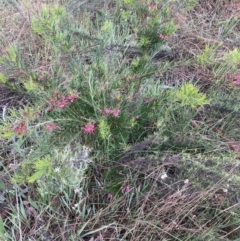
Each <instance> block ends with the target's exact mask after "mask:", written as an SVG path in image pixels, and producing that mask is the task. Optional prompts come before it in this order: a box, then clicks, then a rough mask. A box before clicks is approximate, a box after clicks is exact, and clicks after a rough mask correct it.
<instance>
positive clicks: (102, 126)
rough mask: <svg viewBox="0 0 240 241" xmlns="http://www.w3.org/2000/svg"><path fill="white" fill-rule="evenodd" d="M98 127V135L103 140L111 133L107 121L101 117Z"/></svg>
mask: <svg viewBox="0 0 240 241" xmlns="http://www.w3.org/2000/svg"><path fill="white" fill-rule="evenodd" d="M98 127H99V134H100V137H101V138H102V139H103V140H106V139H107V138H108V137H109V136H110V134H111V132H110V126H109V125H108V123H107V122H106V121H105V120H104V119H102V120H100V122H99V125H98Z"/></svg>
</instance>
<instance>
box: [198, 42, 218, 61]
mask: <svg viewBox="0 0 240 241" xmlns="http://www.w3.org/2000/svg"><path fill="white" fill-rule="evenodd" d="M213 56H214V51H213V49H211V47H210V46H209V45H206V46H205V49H204V51H203V53H202V54H201V55H199V56H197V61H198V62H199V63H200V64H203V65H204V64H211V63H212V57H213Z"/></svg>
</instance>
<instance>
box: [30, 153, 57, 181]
mask: <svg viewBox="0 0 240 241" xmlns="http://www.w3.org/2000/svg"><path fill="white" fill-rule="evenodd" d="M52 171H53V167H52V161H51V158H50V157H45V158H44V159H40V160H36V161H35V162H34V173H33V175H32V176H30V177H28V182H30V183H33V182H36V181H37V180H39V179H40V178H41V177H43V176H46V177H49V176H50V175H51V174H52Z"/></svg>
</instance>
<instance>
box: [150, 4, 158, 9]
mask: <svg viewBox="0 0 240 241" xmlns="http://www.w3.org/2000/svg"><path fill="white" fill-rule="evenodd" d="M148 8H149V9H157V5H156V4H148Z"/></svg>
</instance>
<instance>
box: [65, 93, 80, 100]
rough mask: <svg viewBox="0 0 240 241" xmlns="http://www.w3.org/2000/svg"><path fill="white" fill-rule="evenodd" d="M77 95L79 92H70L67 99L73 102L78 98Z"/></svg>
mask: <svg viewBox="0 0 240 241" xmlns="http://www.w3.org/2000/svg"><path fill="white" fill-rule="evenodd" d="M78 95H79V93H76V94H70V95H68V97H67V98H68V100H69V101H70V102H74V101H75V100H77V99H78V97H79V96H78Z"/></svg>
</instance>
